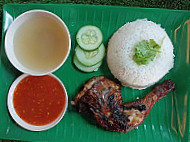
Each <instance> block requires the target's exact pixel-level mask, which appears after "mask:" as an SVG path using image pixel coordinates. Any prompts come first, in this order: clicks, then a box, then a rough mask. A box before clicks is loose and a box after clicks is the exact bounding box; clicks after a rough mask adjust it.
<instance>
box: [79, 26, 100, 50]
mask: <svg viewBox="0 0 190 142" xmlns="http://www.w3.org/2000/svg"><path fill="white" fill-rule="evenodd" d="M102 39H103V36H102V32H101V30H100V29H99V28H98V27H96V26H92V25H87V26H83V27H82V28H80V29H79V31H78V33H77V35H76V40H77V43H78V44H79V46H80V47H81V48H82V49H84V50H87V51H91V50H95V49H97V48H98V47H99V46H100V44H101V43H102Z"/></svg>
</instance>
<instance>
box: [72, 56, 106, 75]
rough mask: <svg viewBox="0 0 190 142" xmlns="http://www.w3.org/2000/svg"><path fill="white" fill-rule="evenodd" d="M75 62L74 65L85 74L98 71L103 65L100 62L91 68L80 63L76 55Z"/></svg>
mask: <svg viewBox="0 0 190 142" xmlns="http://www.w3.org/2000/svg"><path fill="white" fill-rule="evenodd" d="M73 62H74V64H75V66H76V67H77V68H78V69H79V70H81V71H83V72H93V71H97V70H98V68H99V67H100V66H101V64H102V62H98V63H97V64H96V65H94V66H91V67H87V66H84V65H83V64H81V63H80V62H79V60H78V59H77V57H76V55H75V56H74V58H73Z"/></svg>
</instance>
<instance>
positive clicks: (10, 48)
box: [5, 10, 71, 76]
mask: <svg viewBox="0 0 190 142" xmlns="http://www.w3.org/2000/svg"><path fill="white" fill-rule="evenodd" d="M40 14H41V15H45V16H46V17H48V18H51V19H52V20H54V21H56V22H57V23H58V24H59V25H61V27H62V28H63V30H64V33H66V37H67V39H68V40H67V41H66V42H68V46H69V47H68V50H67V52H66V55H65V56H64V57H63V59H62V62H61V63H59V64H58V65H57V66H56V67H54V68H51V69H48V70H45V71H37V70H35V69H31V68H28V67H27V66H26V65H23V64H22V63H21V62H20V61H19V60H18V58H17V56H16V55H15V51H14V36H15V33H16V31H17V30H18V29H19V28H20V27H21V26H22V24H23V23H24V22H26V21H27V20H29V19H30V18H32V17H34V16H37V15H40ZM28 34H30V33H28ZM70 48H71V38H70V33H69V30H68V28H67V26H66V24H65V23H64V22H63V21H62V20H61V19H60V18H59V17H58V16H57V15H55V14H53V13H51V12H48V11H44V10H30V11H27V12H25V13H23V14H21V15H20V16H18V17H17V18H16V19H15V20H14V21H13V23H12V24H11V25H10V27H9V28H8V30H7V33H6V36H5V52H6V54H7V57H8V59H9V60H10V62H11V63H12V64H13V66H14V67H15V68H17V69H18V70H19V71H21V72H23V73H26V74H30V75H36V76H39V75H45V74H49V73H52V72H54V71H56V70H57V69H59V68H60V67H61V66H62V65H63V63H64V62H65V61H66V59H67V57H68V55H69V52H70Z"/></svg>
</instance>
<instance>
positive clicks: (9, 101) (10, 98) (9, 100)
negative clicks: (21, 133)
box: [7, 74, 68, 131]
mask: <svg viewBox="0 0 190 142" xmlns="http://www.w3.org/2000/svg"><path fill="white" fill-rule="evenodd" d="M49 75H50V76H52V77H54V78H55V79H56V80H57V81H59V82H60V84H61V85H62V87H63V89H64V92H65V107H64V109H63V110H62V112H61V114H60V115H59V117H58V118H56V119H55V120H54V121H53V122H51V123H49V124H46V125H41V126H35V125H31V124H29V123H27V122H25V121H24V120H22V119H21V118H20V117H19V116H18V114H17V113H16V111H15V108H14V105H13V95H14V90H15V88H16V86H17V85H18V83H19V82H20V81H21V80H22V79H24V78H25V77H27V76H28V75H27V74H22V75H21V76H19V77H18V78H17V79H16V80H15V81H14V82H13V84H12V85H11V87H10V89H9V92H8V98H7V106H8V110H9V113H10V115H11V116H12V118H13V119H14V120H15V122H16V123H17V124H18V125H20V126H21V127H23V128H24V129H27V130H30V131H43V130H47V129H50V128H52V127H54V126H55V125H56V124H58V123H59V121H60V120H61V119H62V118H63V116H64V114H65V112H66V110H67V106H68V97H67V91H66V89H65V87H64V85H63V84H62V82H61V81H60V80H59V79H58V78H57V77H56V76H55V75H53V74H49Z"/></svg>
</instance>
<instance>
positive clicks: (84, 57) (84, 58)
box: [75, 44, 105, 67]
mask: <svg viewBox="0 0 190 142" xmlns="http://www.w3.org/2000/svg"><path fill="white" fill-rule="evenodd" d="M75 51H76V56H77V59H78V60H79V61H80V62H81V63H82V64H83V65H85V66H88V67H89V66H93V65H95V64H97V63H98V62H100V61H101V60H102V59H103V58H104V55H105V47H104V45H103V44H101V45H100V47H99V48H98V49H96V50H94V51H85V50H82V49H81V48H80V47H79V46H77V47H76V49H75Z"/></svg>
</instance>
